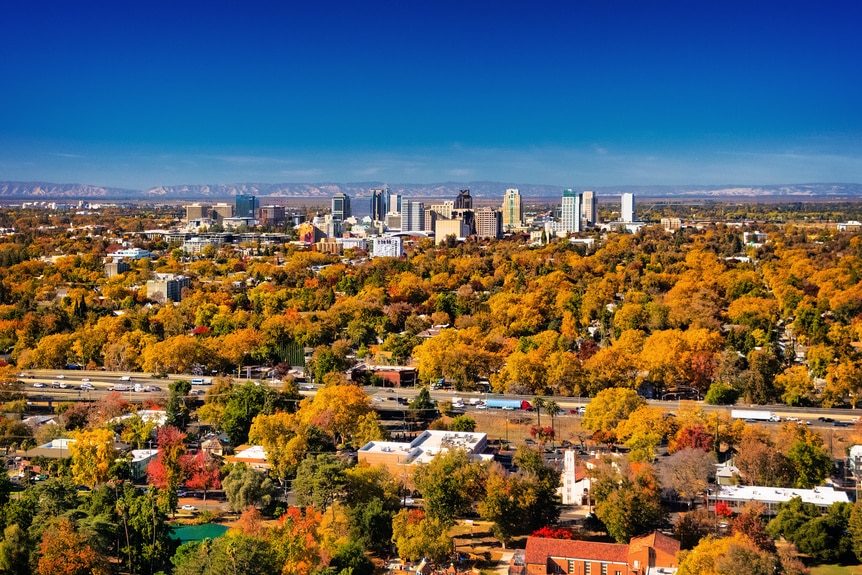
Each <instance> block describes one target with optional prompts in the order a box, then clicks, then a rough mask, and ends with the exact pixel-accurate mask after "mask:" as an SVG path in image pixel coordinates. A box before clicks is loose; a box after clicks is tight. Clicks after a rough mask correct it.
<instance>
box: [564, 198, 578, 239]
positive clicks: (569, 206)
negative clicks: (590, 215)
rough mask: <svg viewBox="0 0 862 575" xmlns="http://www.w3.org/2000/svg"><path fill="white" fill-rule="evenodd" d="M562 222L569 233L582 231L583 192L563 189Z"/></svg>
mask: <svg viewBox="0 0 862 575" xmlns="http://www.w3.org/2000/svg"><path fill="white" fill-rule="evenodd" d="M560 223H561V224H562V228H563V230H565V231H566V232H567V233H570V234H571V233H576V232H579V231H581V194H579V193H577V192H573V191H572V190H563V204H562V206H561V208H560Z"/></svg>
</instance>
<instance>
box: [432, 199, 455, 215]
mask: <svg viewBox="0 0 862 575" xmlns="http://www.w3.org/2000/svg"><path fill="white" fill-rule="evenodd" d="M454 208H455V202H454V201H452V200H445V201H444V202H443V203H442V204H431V206H430V210H432V211H435V212H437V213H438V214H440V215H441V216H443V217H444V218H447V219H451V218H452V210H453V209H454Z"/></svg>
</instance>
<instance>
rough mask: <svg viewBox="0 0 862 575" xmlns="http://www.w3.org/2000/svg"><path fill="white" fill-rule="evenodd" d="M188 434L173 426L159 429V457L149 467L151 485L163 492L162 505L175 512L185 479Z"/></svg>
mask: <svg viewBox="0 0 862 575" xmlns="http://www.w3.org/2000/svg"><path fill="white" fill-rule="evenodd" d="M185 440H186V434H185V433H183V432H182V431H180V430H179V429H177V428H176V427H173V426H171V425H165V426H163V427H161V428H159V432H158V435H157V436H156V441H157V444H158V446H159V454H158V456H157V457H156V458H155V459H154V460H153V461H152V462H150V464H149V466H147V477H148V479H149V481H150V483H151V484H153V485H155V486H156V487H158V488H159V489H161V490H162V492H161V494H160V495H161V496H162V505H163V507H164V508H165V509H167V510H171V511H173V510H174V509H176V508H177V501H178V498H177V490H178V489H179V487H180V484H181V483H182V482H183V479H184V477H185V470H184V469H183V460H182V458H183V454H184V453H185V450H186V446H185Z"/></svg>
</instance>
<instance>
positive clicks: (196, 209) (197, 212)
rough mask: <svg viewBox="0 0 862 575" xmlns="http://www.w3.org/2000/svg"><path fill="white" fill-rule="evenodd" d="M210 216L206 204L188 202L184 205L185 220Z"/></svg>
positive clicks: (208, 207)
mask: <svg viewBox="0 0 862 575" xmlns="http://www.w3.org/2000/svg"><path fill="white" fill-rule="evenodd" d="M208 217H210V206H209V205H208V204H198V203H195V204H190V205H188V206H186V222H190V221H192V220H202V219H204V218H208Z"/></svg>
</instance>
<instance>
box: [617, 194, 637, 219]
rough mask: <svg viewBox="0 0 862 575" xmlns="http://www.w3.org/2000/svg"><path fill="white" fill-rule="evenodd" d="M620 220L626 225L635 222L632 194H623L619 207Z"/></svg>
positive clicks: (633, 196) (633, 197)
mask: <svg viewBox="0 0 862 575" xmlns="http://www.w3.org/2000/svg"><path fill="white" fill-rule="evenodd" d="M620 218H621V219H622V221H624V222H626V223H631V222H633V221H635V195H634V194H632V193H625V194H623V198H622V204H621V206H620Z"/></svg>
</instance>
